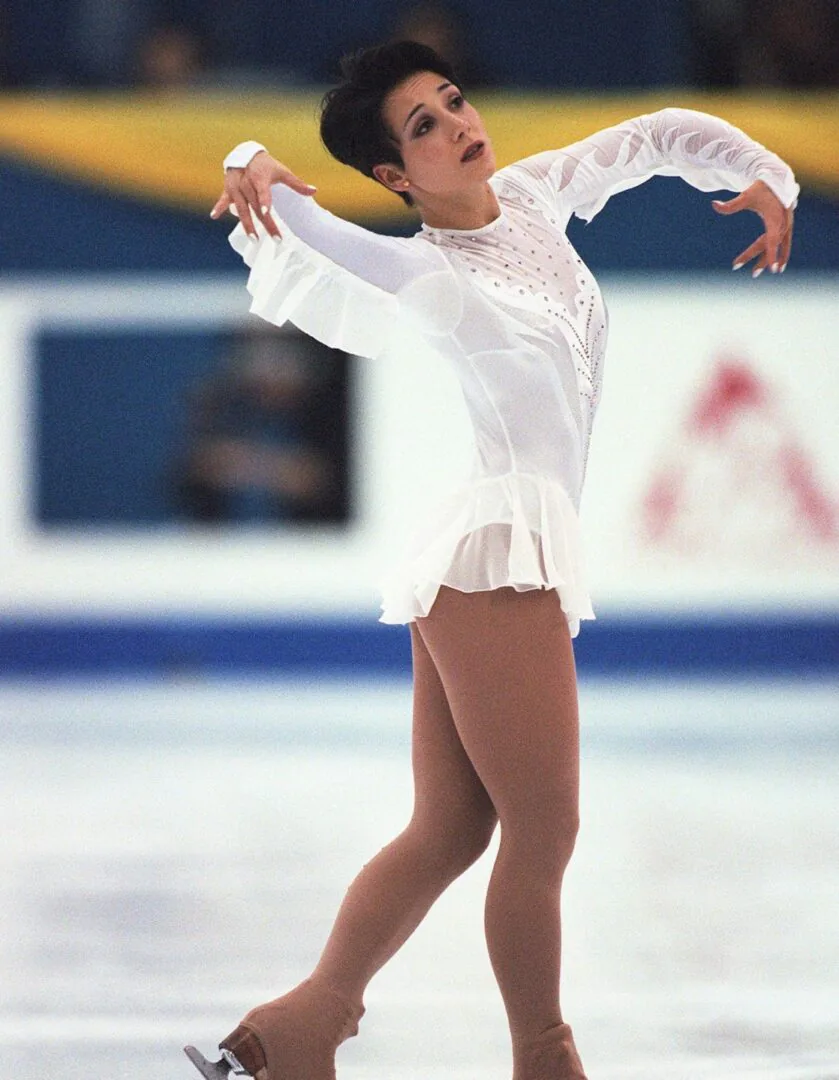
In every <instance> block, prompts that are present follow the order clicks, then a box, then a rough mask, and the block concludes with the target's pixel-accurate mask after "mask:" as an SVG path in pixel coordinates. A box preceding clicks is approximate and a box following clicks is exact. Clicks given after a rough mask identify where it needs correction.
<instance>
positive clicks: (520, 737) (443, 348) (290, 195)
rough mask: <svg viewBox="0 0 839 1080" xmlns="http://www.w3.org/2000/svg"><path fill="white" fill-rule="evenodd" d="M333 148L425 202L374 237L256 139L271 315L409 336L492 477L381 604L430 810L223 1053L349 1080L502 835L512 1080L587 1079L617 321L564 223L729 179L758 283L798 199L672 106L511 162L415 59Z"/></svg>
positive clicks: (336, 134)
mask: <svg viewBox="0 0 839 1080" xmlns="http://www.w3.org/2000/svg"><path fill="white" fill-rule="evenodd" d="M321 135H322V138H323V140H324V142H325V144H326V146H327V149H328V150H329V151H330V152H331V153H332V154H333V155H334V156H335V157H336V158H338V160H339V161H342V162H344V163H345V164H348V165H351V166H353V167H354V168H356V169H359V170H360V171H361V172H362V173H364V174H365V175H367V176H370V177H372V178H374V179H375V180H377V181H378V182H379V183H381V184H384V185H385V186H386V187H387V188H389V189H390V190H391V191H393V192H395V193H396V194H397V195H399V196H402V197H403V198H404V199H405V200H406V201H407V202H409V203H411V204H412V205H413V206H414V207H415V209H416V210H417V211H418V213H419V215H420V217H421V219H422V228H421V231H420V232H418V233H417V234H416V235H415V236H413V237H412V238H410V239H396V238H389V237H382V236H378V235H375V234H373V233H370V232H367V231H365V230H363V229H361V228H359V227H357V226H355V225H352V224H350V223H347V222H345V221H342V220H340V219H338V218H335V217H333V216H332V215H331V214H329V213H327V212H326V211H325V210H323V209H321V208H320V207H319V206H318V205H317V203H316V202H315V201H314V200H313V199H312V198H311V195H312V192H313V190H314V189H313V188H311V187H310V186H309V185H307V184H306V183H305V182H303V181H302V180H300V179H299V178H298V177H296V176H294V175H293V174H292V173H291V172H290V171H289V169H287V168H286V167H285V166H283V165H282V164H280V162H279V161H277V160H275V159H274V158H273V157H272V156H271V155H270V154H269V153H268V152H267V151H265V149H264V148H263V147H262V146H260V145H259V144H254V143H245V144H242V145H241V146H239V147H237V148H236V150H234V151H233V152H232V153H231V154H230V155H229V156H228V158H227V159H226V161H225V166H226V179H225V186H224V194H223V195H222V196H221V198H220V199H219V200H218V202H217V203H216V205H215V207H214V208H213V211H212V214H213V216H214V217H215V216H218V215H219V214H221V213H222V212H223V211H224V210H226V209H231V210H232V209H234V208H235V211H236V212H237V213H238V216H239V219H240V225H239V227H238V228H237V229H236V230H235V232H234V234H233V236H232V237H231V242H232V243H233V245H234V247H236V248H237V250H239V251H240V252H241V253H242V255H243V256H244V259H245V261H246V262H247V263H248V264H249V265H250V266H251V267H252V272H251V275H250V279H249V283H248V287H249V289H250V291H251V292H252V294H253V297H254V300H253V306H252V310H254V311H256V312H257V313H259V314H261V315H263V316H264V317H266V318H268V319H270V320H272V321H274V322H276V323H279V324H281V323H283V322H284V321H285V320H286V319H291V320H292V321H293V322H295V323H296V324H297V325H298V326H300V327H301V328H302V329H304V330H306V331H307V332H309V333H311V334H313V335H314V336H315V337H317V338H319V339H320V340H321V341H324V342H325V343H326V344H329V345H335V346H340V347H342V348H344V349H346V350H347V351H350V352H354V353H361V354H363V355H367V356H378V355H386V356H388V357H389V358H390V359H389V362H391V363H398V362H399V345H400V340H401V341H403V342H404V341H405V340H406V337H405V335H407V334H411V335H412V339H411V340H412V342H413V341H415V340H419V339H421V340H422V341H423V342H425V344H426V345H428V346H430V347H431V348H434V349H436V350H437V352H438V353H442V354H443V355H444V356H445V357H446V358H447V359H448V361H449V362H450V363H452V364H453V365H454V367H455V370H456V372H457V374H458V377H459V379H460V383H461V386H462V389H463V393H464V397H465V400H466V404H467V406H468V409H469V412H470V416H471V419H472V423H473V427H474V434H475V461H474V469H473V474H472V476H471V478H470V479H469V481H468V482H467V483H466V484H465V486H464V487H463V488H461V489H460V490H459V491H458V492H457V493H456V494H455V495H454V496H453V497H452V499H451V500H450V501H449V502H448V503H446V504H445V505H444V506H443V507H442V508H441V510H440V512H439V516H438V517H437V518H436V520H434V521H432V522H430V523H429V524H428V526H427V528H426V529H425V530H424V531H423V532H422V533H421V534H420V535H419V536H418V537H417V538H416V541H415V544H414V547H413V549H412V551H411V552H410V553H409V555H408V556H407V557H406V559H405V561H404V563H403V564H402V565H401V566H400V567H399V568H398V569H397V570H396V571H395V573H394V574H393V576H392V577H391V579H390V581H389V583H388V584H387V586H386V588H385V595H384V604H383V609H384V612H383V615H382V621H385V622H396V623H405V622H407V623H410V632H411V642H412V653H413V665H414V704H413V750H412V758H413V770H414V781H415V803H414V809H413V815H412V817H411V819H410V821H409V823H408V825H407V827H406V828H405V830H404V831H403V832H402V833H401V834H400V835H399V836H397V837H396V839H395V840H393V841H392V842H391V843H390V844H389V845H388V846H387V847H385V848H384V849H383V850H382V851H381V852H379V854H378V855H376V856H375V858H373V859H372V860H371V861H370V862H369V863H367V865H366V866H364V868H363V869H362V870H361V872H360V874H359V875H358V877H357V878H356V879H355V881H354V882H353V883H352V885H351V887H350V889H349V891H348V893H347V895H346V898H345V900H344V902H343V904H342V906H341V908H340V911H339V913H338V917H337V920H336V922H335V925H334V928H333V930H332V932H331V935H330V936H329V939H328V941H327V943H326V946H325V948H324V950H323V954H322V955H321V957H320V959H319V961H318V963H317V965H316V967H315V969H314V971H313V973H312V975H311V976H310V977H309V978H307V979H305V980H304V982H302V983H301V984H300V985H299V986H297V987H295V988H294V989H292V990H291V991H290V992H288V993H286V994H285V995H284V996H282V997H280V998H278V999H276V1000H274V1001H271V1002H269V1003H267V1004H265V1005H261V1006H259V1007H257V1008H255V1009H253V1010H252V1011H251V1012H249V1013H248V1014H247V1016H246V1017H245V1018H244V1020H243V1021H242V1022H241V1024H240V1025H239V1026H238V1027H237V1028H236V1030H235V1031H234V1032H233V1033H232V1034H231V1035H229V1036H228V1037H227V1038H226V1039H224V1041H223V1043H222V1044H221V1045H222V1049H223V1050H226V1051H228V1052H230V1053H232V1054H233V1055H235V1057H236V1058H238V1060H239V1061H240V1062H241V1063H242V1065H243V1066H244V1067H245V1068H246V1069H247V1070H248V1072H250V1073H251V1075H253V1076H255V1077H256V1078H257V1080H334V1077H335V1062H334V1058H335V1050H336V1048H337V1047H338V1045H339V1044H340V1043H341V1042H342V1041H343V1040H344V1039H346V1038H347V1037H348V1036H350V1035H354V1034H356V1032H357V1030H358V1021H359V1019H360V1018H361V1016H362V1014H363V1012H364V1005H363V994H364V990H365V987H366V986H367V984H368V982H369V981H370V979H371V978H372V977H373V975H375V973H376V972H377V971H378V970H379V969H380V968H381V967H382V965H383V964H385V963H386V962H387V960H388V959H389V958H390V957H391V956H393V954H394V953H395V952H396V951H397V949H399V947H400V946H401V945H402V944H403V943H404V942H405V941H406V939H407V938H408V937H409V936H410V934H411V933H412V932H413V931H414V930H415V929H416V927H417V926H418V924H419V923H420V921H421V920H422V918H423V917H424V915H425V914H426V912H427V911H428V909H429V908H430V907H431V905H432V904H433V903H434V901H435V900H436V899H437V897H438V896H439V895H440V894H441V893H442V892H443V890H444V889H445V888H446V887H447V886H448V885H449V884H450V883H451V882H452V881H454V879H455V878H457V877H458V875H459V874H461V873H463V871H464V870H466V868H467V867H468V866H470V865H471V864H472V863H473V862H474V861H475V860H476V859H477V858H478V857H479V856H480V855H481V853H482V852H483V851H484V850H485V849H486V847H487V845H488V844H489V841H490V838H491V836H492V834H493V831H494V829H495V827H496V824H497V823H500V826H501V837H500V847H499V850H498V857H497V859H496V862H495V865H494V868H493V871H492V876H491V880H490V884H489V889H488V893H487V897H486V909H485V927H486V940H487V946H488V949H489V955H490V958H491V961H492V966H493V970H494V973H495V976H496V978H497V980H498V985H499V988H500V991H501V994H502V997H503V1001H504V1005H505V1008H506V1012H507V1016H508V1018H509V1026H510V1033H511V1038H512V1049H513V1078H514V1080H584V1076H585V1074H584V1072H583V1066H582V1064H581V1062H580V1058H579V1056H578V1054H577V1051H576V1049H575V1046H574V1041H573V1039H572V1035H571V1029H570V1028H569V1026H568V1025H567V1024H566V1023H565V1022H564V1020H563V1015H562V1012H561V1009H560V1002H559V970H560V886H561V884H562V878H563V873H564V870H565V867H566V865H567V863H568V860H569V858H570V855H571V852H572V849H573V847H574V841H575V836H576V832H577V819H578V719H577V692H576V682H575V671H574V656H573V652H572V646H571V638H572V637H573V636H574V635H575V634H576V633H577V630H578V627H579V620H580V619H584V618H591V617H592V611H591V607H590V604H589V599H588V595H587V593H586V588H585V583H584V580H583V574H582V565H581V564H582V560H581V556H580V545H579V539H578V525H577V507H578V503H579V498H580V492H581V487H582V482H583V474H584V469H585V462H586V453H587V448H588V441H589V434H590V430H591V422H592V417H593V414H594V409H595V406H596V404H597V400H598V397H599V394H600V385H601V377H602V360H603V352H604V346H605V339H606V316H605V312H604V308H603V304H602V301H601V298H600V293H599V291H598V288H597V285H596V284H595V282H594V279H593V278H592V275H591V273H590V272H589V271H588V269H587V268H586V267H585V266H584V265H583V263H582V262H581V260H580V259H579V257H578V256H577V254H576V252H575V250H574V249H573V248H572V246H571V245H570V243H569V242H568V240H567V238H566V236H565V226H566V224H567V222H568V220H569V218H570V216H571V214H572V213H576V214H577V215H578V216H579V217H583V218H585V219H586V220H590V219H591V218H592V217H593V216H594V215H595V214H596V213H597V212H598V211H599V210H600V209H601V207H602V206H603V205H604V203H605V202H606V201H607V199H608V198H609V197H610V196H611V195H612V194H613V193H615V192H618V191H622V190H625V189H627V188H630V187H633V186H635V185H637V184H640V183H641V182H643V181H644V180H645V179H647V178H648V177H650V176H652V175H654V174H659V175H662V174H663V175H671V176H681V177H683V178H684V179H685V180H687V181H688V182H689V183H691V184H693V185H694V186H695V187H697V188H699V189H700V190H705V191H712V190H716V189H719V188H728V189H729V190H733V191H739V192H742V194H740V195H738V196H737V197H736V198H733V199H731V200H730V201H729V202H727V203H725V204H723V203H715V204H714V207H715V209H716V210H718V211H719V212H720V213H726V214H730V213H735V212H738V211H740V210H747V209H748V210H753V211H755V212H756V213H757V214H759V215H760V216H761V218H762V219H763V222H764V225H765V231H764V232H763V233H762V234H761V236H760V237H759V238H758V239H757V240H755V242H754V243H753V244H751V246H750V247H748V248H747V249H746V250H745V251H743V252H742V254H740V255H739V256H738V257H737V259H736V260H735V263H734V268H735V269H737V268H739V267H740V266H742V265H744V264H745V263H747V262H750V261H752V260H755V263H754V271H753V273H754V276H757V275H758V274H760V273H761V272H762V271H763V270H764V269H766V268H769V270H770V271H774V272H778V271H782V270H783V269H784V268H785V267H786V264H787V260H788V258H789V253H790V243H791V238H792V207H793V206H794V204H795V201H796V196H797V192H798V187H797V185H796V183H795V181H794V178H793V176H792V173H791V172H790V170H789V168H788V167H787V166H786V165H785V164H784V163H783V162H782V161H781V160H780V159H779V158H777V157H776V156H775V155H774V154H771V153H769V152H768V151H767V150H765V149H764V148H763V147H762V146H760V145H758V144H757V143H755V142H753V141H751V140H750V139H749V138H747V136H746V135H744V134H743V133H742V132H741V131H739V130H737V129H736V128H733V127H731V126H730V125H729V124H727V123H725V122H723V121H722V120H719V119H716V118H714V117H711V116H708V115H705V114H703V113H696V112H689V111H685V110H681V109H665V110H664V111H662V112H658V113H654V114H652V115H647V116H640V117H638V118H636V119H634V120H630V121H628V122H626V123H624V124H621V125H619V126H617V127H614V128H610V129H607V130H605V131H601V132H599V133H598V134H596V135H594V136H592V137H591V138H588V139H585V140H583V141H582V142H579V143H577V144H575V145H573V146H570V147H567V148H565V149H564V150H549V151H546V152H543V153H540V154H536V155H535V156H534V157H530V158H527V159H525V160H523V161H519V162H516V163H515V164H513V165H510V166H508V167H507V168H504V169H502V170H501V171H499V172H496V167H495V159H494V157H493V150H492V143H491V141H490V137H489V135H488V134H487V132H486V131H485V129H484V126H483V123H482V121H481V117H480V116H479V114H478V113H477V112H476V110H475V109H474V108H473V106H472V105H471V104H469V102H468V101H466V100H465V98H464V97H463V94H462V92H461V89H460V87H459V84H458V81H457V77H456V76H455V73H454V72H453V71H452V70H451V69H450V67H449V65H448V64H447V63H446V61H445V60H444V59H442V58H441V57H439V56H437V55H436V54H435V53H433V52H432V51H430V50H429V49H427V48H425V47H423V46H419V45H416V44H414V43H410V42H401V43H397V44H391V45H387V46H384V47H381V48H378V49H372V50H368V51H366V52H364V53H362V54H358V55H356V56H355V57H353V58H351V59H349V60H348V61H345V64H344V82H343V83H342V85H341V86H339V87H338V88H336V89H334V90H332V91H330V92H329V93H328V94H327V95H326V97H325V99H324V103H323V111H322V119H321ZM280 237H281V239H280ZM207 1064H209V1063H207ZM199 1067H200V1065H199ZM211 1068H223V1069H224V1070H225V1071H226V1067H224V1066H223V1065H222V1063H220V1064H219V1066H211ZM206 1075H209V1076H221V1075H222V1072H212V1073H210V1072H207V1074H206Z"/></svg>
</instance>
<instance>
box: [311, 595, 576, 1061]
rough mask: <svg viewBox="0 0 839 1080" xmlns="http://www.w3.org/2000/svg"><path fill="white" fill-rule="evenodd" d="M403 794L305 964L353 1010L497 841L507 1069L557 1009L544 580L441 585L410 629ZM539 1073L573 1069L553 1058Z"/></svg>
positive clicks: (554, 714)
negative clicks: (392, 825) (313, 964)
mask: <svg viewBox="0 0 839 1080" xmlns="http://www.w3.org/2000/svg"><path fill="white" fill-rule="evenodd" d="M411 639H412V649H413V663H414V715H413V725H414V727H413V769H414V780H415V804H414V811H413V816H412V818H411V820H410V822H409V824H408V826H407V828H406V829H405V830H404V831H403V832H402V833H401V834H400V835H399V836H397V837H396V839H395V840H393V841H392V842H391V843H390V844H388V845H387V847H385V848H384V849H383V850H382V851H380V852H379V854H378V855H376V856H375V858H373V859H372V860H371V861H370V862H369V863H367V865H366V866H365V867H364V868H363V869H362V871H361V872H360V874H359V875H358V877H357V878H356V879H355V881H354V882H353V884H352V885H351V886H350V889H349V891H348V892H347V894H346V897H345V899H344V902H343V904H342V906H341V909H340V911H339V913H338V917H337V920H336V922H335V925H334V928H333V930H332V933H331V935H330V937H329V940H328V941H327V944H326V947H325V949H324V951H323V954H322V956H321V959H320V961H319V963H318V965H317V968H316V970H315V972H314V973H313V979H314V980H315V981H316V982H322V983H323V984H325V985H328V986H330V987H331V988H332V989H333V990H334V991H336V992H337V993H338V994H339V995H340V996H341V997H343V998H344V999H346V1000H347V1001H349V1002H351V1003H353V1004H354V1005H355V1006H356V1007H360V1005H361V999H362V995H363V992H364V989H365V987H366V986H367V983H368V982H369V981H370V979H371V978H372V977H373V975H374V974H375V973H376V972H377V971H378V970H379V969H380V968H381V967H382V966H383V965H384V964H385V963H386V961H387V960H388V959H389V958H390V957H391V956H392V955H393V954H394V953H395V952H396V951H397V949H398V948H399V947H400V946H401V945H402V944H403V943H404V942H405V941H406V940H407V938H408V937H409V936H410V935H411V933H412V932H413V931H414V930H415V929H416V927H417V926H418V925H419V923H420V922H421V920H422V919H423V917H424V916H425V914H426V912H427V911H428V909H429V908H430V907H431V905H432V904H433V903H434V901H435V900H436V899H437V897H438V896H439V895H440V894H441V893H442V892H443V891H444V889H445V888H446V887H447V886H448V885H449V884H450V883H451V882H452V881H454V879H455V878H457V877H458V876H459V875H460V874H461V873H463V871H464V870H466V869H467V867H469V866H470V865H471V864H472V863H473V862H474V861H475V860H476V859H477V858H478V857H479V856H480V855H481V854H482V852H483V851H485V849H486V847H487V845H488V844H489V841H490V838H491V836H492V833H493V831H494V829H495V826H496V823H499V822H500V826H501V839H500V846H499V851H498V856H497V859H496V862H495V866H494V868H493V871H492V876H491V879H490V884H489V889H488V892H487V898H486V909H485V927H486V939H487V946H488V949H489V955H490V959H491V961H492V966H493V970H494V972H495V975H496V978H497V980H498V985H499V988H500V990H501V994H502V997H503V1000H504V1004H505V1007H506V1010H507V1015H508V1017H509V1023H510V1031H511V1035H512V1039H513V1050H514V1066H515V1072H514V1076H515V1080H531V1076H532V1077H533V1078H534V1080H541V1077H542V1075H543V1073H542V1070H541V1069H539V1070H538V1072H539V1075H538V1078H537V1075H536V1072H534V1071H533V1069H531V1067H530V1066H529V1065H528V1062H529V1061H530V1060H531V1058H532V1054H531V1053H530V1052H529V1051H527V1049H526V1048H527V1046H528V1045H529V1044H532V1042H533V1041H534V1040H535V1039H537V1037H538V1036H539V1034H540V1033H544V1032H546V1031H547V1030H548V1029H552V1028H555V1026H556V1025H558V1024H560V1023H561V1021H562V1017H561V1013H560V1006H559V968H560V913H559V906H560V887H561V884H562V877H563V872H564V870H565V867H566V865H567V863H568V860H569V858H570V856H571V852H572V850H573V847H574V841H575V837H576V833H577V824H578V788H579V765H578V762H579V737H578V714H577V691H576V676H575V669H574V656H573V651H572V646H571V640H570V636H569V632H568V626H567V623H566V620H565V617H564V615H563V613H562V611H561V608H560V602H559V598H558V596H557V594H556V592H555V591H553V590H549V591H545V590H532V591H527V592H516V591H515V590H514V589H512V588H503V589H497V590H495V591H492V592H477V593H461V592H458V591H456V590H453V589H450V588H447V587H445V586H444V587H442V588H441V590H440V593H439V595H438V598H437V600H436V602H435V604H434V606H433V608H432V610H431V612H430V613H429V615H428V616H427V617H426V618H424V619H419V620H418V621H417V622H416V623H414V624H413V625H412V626H411ZM544 1075H545V1076H548V1075H549V1076H551V1077H560V1076H562V1077H564V1076H566V1075H568V1076H573V1077H577V1076H582V1075H583V1074H582V1071H579V1072H576V1071H573V1070H570V1071H568V1072H564V1071H557V1070H556V1067H555V1066H554V1067H553V1068H550V1067H549V1072H545V1073H544Z"/></svg>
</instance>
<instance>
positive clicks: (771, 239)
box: [711, 180, 793, 278]
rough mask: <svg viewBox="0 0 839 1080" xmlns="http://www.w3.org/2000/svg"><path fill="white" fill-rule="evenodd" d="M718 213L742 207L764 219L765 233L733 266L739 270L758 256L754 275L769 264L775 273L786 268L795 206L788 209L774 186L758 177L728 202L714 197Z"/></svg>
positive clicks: (731, 211) (733, 212)
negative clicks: (772, 187)
mask: <svg viewBox="0 0 839 1080" xmlns="http://www.w3.org/2000/svg"><path fill="white" fill-rule="evenodd" d="M711 205H712V206H713V208H714V209H715V210H716V211H717V213H718V214H737V213H739V212H740V211H741V210H753V211H754V212H755V213H756V214H759V215H760V217H761V218H762V220H763V224H764V227H765V229H766V232H764V234H763V235H762V236H759V237H758V238H757V240H755V242H754V243H753V244H750V245H749V246H748V247H747V248H746V250H745V251H742V252H741V253H740V254H739V255H738V256H737V258H736V259H735V260H734V264H733V267H732V269H734V270H739V269H740V267H741V266H745V264H746V263H747V262H750V261H751V260H752V259H757V262H756V263H755V266H754V269H753V270H752V277H755V278H756V277H759V275H760V274H762V273H763V271H764V270H765V269H766V267H767V266H768V267H769V269H770V270H771V271H772V273H773V274H777V273H779V272H782V271H783V270H785V269H786V266H787V263H788V262H789V253H790V248H791V247H792V221H793V211H792V207H790V208H789V209H787V208H786V207H785V206H784V204H783V203H782V202H781V200H780V199H779V198H778V196H777V195H776V194H775V193H774V191H772V189H771V188H770V187H769V186H768V185H767V184H764V182H763V181H762V180H755V182H754V183H753V184H752V185H751V187H747V188H746V190H745V191H743V192H741V194H739V195H737V196H736V197H735V198H733V199H729V200H728V201H727V202H720V201H719V200H717V199H715V200H714V202H713V203H712V204H711Z"/></svg>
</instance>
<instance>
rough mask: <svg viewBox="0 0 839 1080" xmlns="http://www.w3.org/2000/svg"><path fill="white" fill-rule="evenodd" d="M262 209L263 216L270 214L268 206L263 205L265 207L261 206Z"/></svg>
mask: <svg viewBox="0 0 839 1080" xmlns="http://www.w3.org/2000/svg"><path fill="white" fill-rule="evenodd" d="M260 209H261V210H262V216H263V217H267V216H268V207H267V206H263V207H260Z"/></svg>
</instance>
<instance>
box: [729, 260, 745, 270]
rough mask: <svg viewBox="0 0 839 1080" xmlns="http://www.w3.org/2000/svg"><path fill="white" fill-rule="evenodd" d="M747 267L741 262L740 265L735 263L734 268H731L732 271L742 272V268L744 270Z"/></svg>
mask: <svg viewBox="0 0 839 1080" xmlns="http://www.w3.org/2000/svg"><path fill="white" fill-rule="evenodd" d="M745 265H746V264H745V263H741V262H740V263H735V264H734V265H733V266H732V267H731V269H732V270H742V268H743V267H744V266H745Z"/></svg>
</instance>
